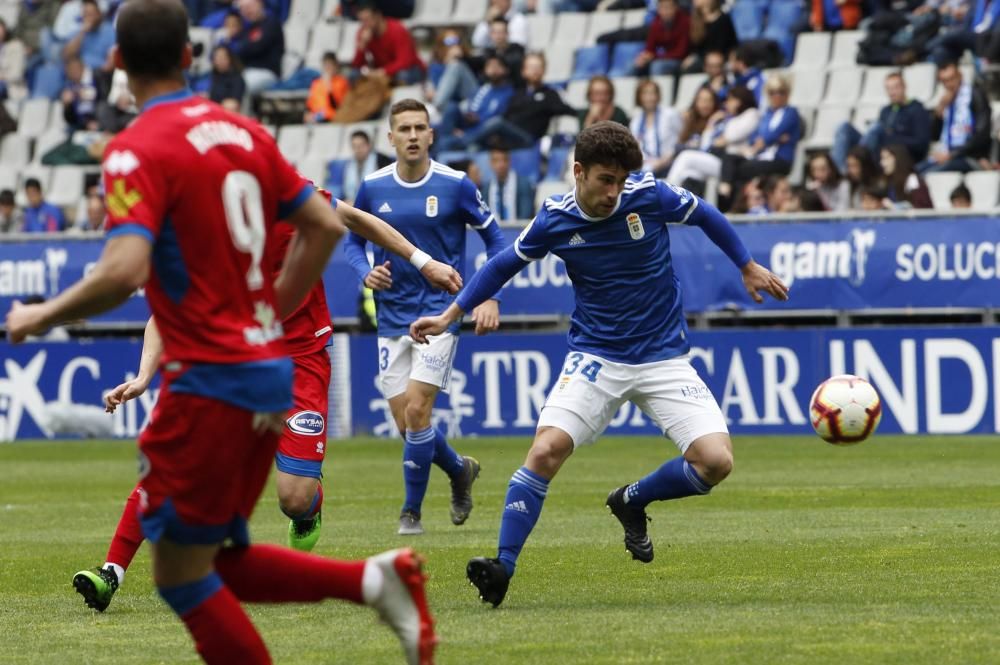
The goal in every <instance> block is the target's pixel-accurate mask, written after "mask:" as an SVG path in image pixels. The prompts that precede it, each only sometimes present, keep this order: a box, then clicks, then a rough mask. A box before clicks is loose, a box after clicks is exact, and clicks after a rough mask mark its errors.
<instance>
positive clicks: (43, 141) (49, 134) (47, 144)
mask: <svg viewBox="0 0 1000 665" xmlns="http://www.w3.org/2000/svg"><path fill="white" fill-rule="evenodd" d="M68 136H69V135H68V133H67V132H66V130H65V129H64V128H62V127H55V128H52V129H47V130H45V133H44V134H42V135H41V136H39V137H38V138H37V139H35V147H34V150H33V154H32V157H31V161H32V163H34V164H41V163H42V157H44V156H45V153H47V152H49V151H50V150H52V149H53V148H55V147H56V146H57V145H59V144H61V143H64V142H65V141H66V138H67V137H68Z"/></svg>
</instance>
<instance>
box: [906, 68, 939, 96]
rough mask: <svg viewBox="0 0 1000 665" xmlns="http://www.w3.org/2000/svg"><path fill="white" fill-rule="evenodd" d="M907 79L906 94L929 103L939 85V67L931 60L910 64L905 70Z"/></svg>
mask: <svg viewBox="0 0 1000 665" xmlns="http://www.w3.org/2000/svg"><path fill="white" fill-rule="evenodd" d="M903 80H904V81H906V96H907V97H910V98H911V99H916V100H917V101H920V102H923V103H924V104H929V103H930V101H931V99H933V98H934V89H935V88H936V87H937V69H936V68H935V67H934V65H933V64H931V63H929V62H920V63H917V64H914V65H910V66H909V67H907V68H906V69H904V70H903Z"/></svg>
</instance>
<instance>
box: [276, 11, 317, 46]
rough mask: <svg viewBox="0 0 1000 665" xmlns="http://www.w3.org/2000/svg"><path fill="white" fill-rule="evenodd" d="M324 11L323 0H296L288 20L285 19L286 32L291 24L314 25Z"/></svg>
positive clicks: (286, 44)
mask: <svg viewBox="0 0 1000 665" xmlns="http://www.w3.org/2000/svg"><path fill="white" fill-rule="evenodd" d="M322 11H323V0H295V2H293V3H292V7H291V9H290V10H289V11H288V20H287V21H285V28H286V34H287V28H288V26H289V25H296V26H303V27H309V26H311V25H314V24H315V23H316V20H317V19H319V17H320V12H322ZM288 46H289V44H288V43H287V41H286V43H285V48H288Z"/></svg>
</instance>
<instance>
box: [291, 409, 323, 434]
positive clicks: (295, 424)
mask: <svg viewBox="0 0 1000 665" xmlns="http://www.w3.org/2000/svg"><path fill="white" fill-rule="evenodd" d="M285 424H286V425H288V429H290V430H292V431H293V432H295V433H296V434H312V435H316V434H322V433H323V430H324V429H325V428H326V423H325V422H324V421H323V415H322V414H321V413H319V412H318V411H299V412H298V413H296V414H295V415H293V416H291V417H290V418H289V419H288V420H286V421H285Z"/></svg>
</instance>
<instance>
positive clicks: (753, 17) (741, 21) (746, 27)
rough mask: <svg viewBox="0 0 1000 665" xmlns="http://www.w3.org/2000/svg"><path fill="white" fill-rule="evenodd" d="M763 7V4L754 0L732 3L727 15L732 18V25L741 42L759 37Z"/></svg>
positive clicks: (762, 20)
mask: <svg viewBox="0 0 1000 665" xmlns="http://www.w3.org/2000/svg"><path fill="white" fill-rule="evenodd" d="M765 7H766V5H765V4H763V3H760V2H756V0H739V1H738V2H737V3H736V4H735V5H733V8H732V9H731V10H730V11H729V17H730V18H731V19H732V20H733V27H735V28H736V35H737V36H738V37H739V38H740V41H741V42H742V41H746V40H748V39H757V38H758V37H760V35H761V31H762V29H763V28H764V8H765Z"/></svg>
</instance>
